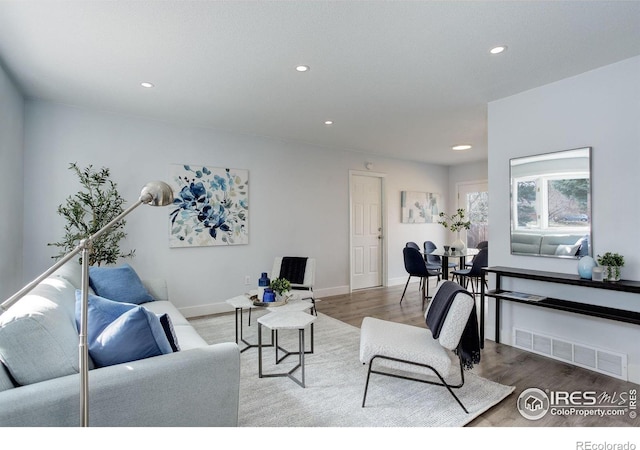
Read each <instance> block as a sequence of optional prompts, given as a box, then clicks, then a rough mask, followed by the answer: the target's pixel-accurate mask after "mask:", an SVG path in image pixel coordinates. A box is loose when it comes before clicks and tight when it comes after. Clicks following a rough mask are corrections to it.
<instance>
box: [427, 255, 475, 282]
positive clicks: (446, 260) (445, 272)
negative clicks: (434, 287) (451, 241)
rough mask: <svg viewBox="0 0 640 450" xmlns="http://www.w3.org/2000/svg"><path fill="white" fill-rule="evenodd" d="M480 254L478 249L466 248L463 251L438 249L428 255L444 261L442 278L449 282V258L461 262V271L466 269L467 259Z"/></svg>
mask: <svg viewBox="0 0 640 450" xmlns="http://www.w3.org/2000/svg"><path fill="white" fill-rule="evenodd" d="M479 252H480V250H479V249H477V248H465V249H463V250H458V249H456V250H455V251H452V250H445V249H441V248H437V249H435V250H433V251H431V252H429V253H428V255H434V256H439V257H440V260H441V261H442V278H443V279H445V280H448V279H449V258H456V259H458V260H460V264H459V266H458V267H460V269H464V265H465V262H466V259H467V258H468V257H474V256H476V255H477V254H478V253H479Z"/></svg>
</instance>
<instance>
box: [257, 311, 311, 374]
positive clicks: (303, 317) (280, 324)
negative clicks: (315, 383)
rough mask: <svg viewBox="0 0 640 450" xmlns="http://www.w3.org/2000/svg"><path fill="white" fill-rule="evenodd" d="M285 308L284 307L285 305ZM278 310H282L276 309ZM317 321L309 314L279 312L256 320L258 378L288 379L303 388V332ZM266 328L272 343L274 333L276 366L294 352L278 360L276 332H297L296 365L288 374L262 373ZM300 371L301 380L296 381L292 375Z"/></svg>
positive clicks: (302, 312)
mask: <svg viewBox="0 0 640 450" xmlns="http://www.w3.org/2000/svg"><path fill="white" fill-rule="evenodd" d="M285 306H286V305H285ZM278 308H282V306H281V307H278ZM316 319H317V316H313V315H311V314H307V313H306V312H304V311H279V312H270V313H269V314H267V315H265V316H262V317H260V318H258V377H259V378H265V377H289V378H291V379H292V380H293V381H295V382H296V383H297V384H299V385H300V386H302V387H305V378H304V355H305V350H304V347H305V346H304V330H305V327H307V326H308V325H311V326H313V322H314V321H315V320H316ZM263 326H264V327H266V328H268V329H270V330H271V333H272V342H274V340H273V333H275V354H276V359H275V361H276V364H278V363H279V362H280V361H282V360H283V359H284V358H286V357H287V356H289V354H293V353H294V352H287V353H288V354H287V355H285V356H284V357H283V358H278V348H279V347H278V331H279V330H298V352H297V353H298V364H297V365H296V366H295V367H294V368H292V369H291V370H289V371H288V372H279V373H269V374H264V373H262V347H263V345H262V327H263ZM298 369H300V370H301V379H298V378H296V377H294V376H293V373H294V372H295V371H296V370H298Z"/></svg>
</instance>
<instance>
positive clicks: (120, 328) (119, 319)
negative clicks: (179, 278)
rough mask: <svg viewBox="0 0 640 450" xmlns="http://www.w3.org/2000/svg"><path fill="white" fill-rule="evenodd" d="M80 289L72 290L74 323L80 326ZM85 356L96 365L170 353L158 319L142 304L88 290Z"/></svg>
mask: <svg viewBox="0 0 640 450" xmlns="http://www.w3.org/2000/svg"><path fill="white" fill-rule="evenodd" d="M81 305H82V293H81V291H80V290H77V291H76V325H77V327H78V329H80V312H81ZM87 344H88V347H89V356H91V359H92V360H93V362H94V363H95V365H96V367H104V366H111V365H114V364H120V363H126V362H130V361H136V360H138V359H143V358H149V357H151V356H158V355H164V354H167V353H172V352H173V349H172V348H171V344H170V343H169V340H168V339H167V335H166V334H165V330H164V328H163V326H162V324H161V323H160V319H159V318H158V316H156V315H155V314H154V313H152V312H151V311H148V310H146V309H145V308H144V307H143V306H139V305H134V304H132V303H122V302H114V301H111V300H109V299H106V298H102V297H100V296H97V295H93V294H89V304H88V313H87Z"/></svg>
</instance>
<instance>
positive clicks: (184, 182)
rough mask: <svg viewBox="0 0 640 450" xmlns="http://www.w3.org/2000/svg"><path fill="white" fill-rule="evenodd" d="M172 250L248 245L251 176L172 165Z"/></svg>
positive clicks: (245, 173)
mask: <svg viewBox="0 0 640 450" xmlns="http://www.w3.org/2000/svg"><path fill="white" fill-rule="evenodd" d="M171 180H172V184H173V186H172V187H173V190H174V193H175V198H174V200H173V207H172V208H171V212H170V215H169V218H170V223H171V227H170V230H171V231H170V236H169V247H195V246H210V245H240V244H248V243H249V223H248V218H249V172H248V171H247V170H239V169H225V168H218V167H201V166H197V167H196V166H190V165H177V164H176V165H172V166H171Z"/></svg>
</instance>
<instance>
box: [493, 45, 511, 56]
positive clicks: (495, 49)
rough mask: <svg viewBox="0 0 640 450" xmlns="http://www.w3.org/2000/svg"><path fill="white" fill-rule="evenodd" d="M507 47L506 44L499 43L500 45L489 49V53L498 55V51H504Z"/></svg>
mask: <svg viewBox="0 0 640 450" xmlns="http://www.w3.org/2000/svg"><path fill="white" fill-rule="evenodd" d="M506 49H507V46H506V45H499V46H498V47H493V48H492V49H491V50H489V53H491V54H493V55H497V54H498V53H502V52H504V51H505V50H506Z"/></svg>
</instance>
